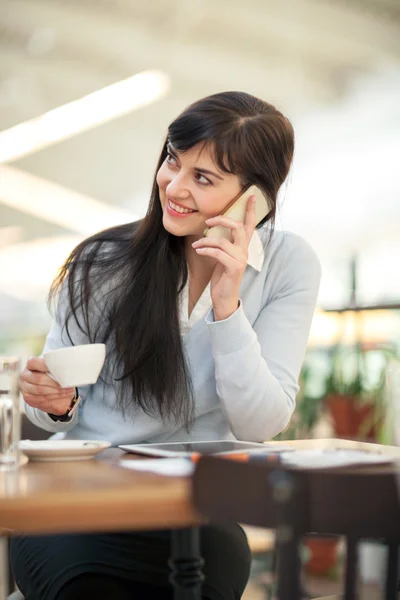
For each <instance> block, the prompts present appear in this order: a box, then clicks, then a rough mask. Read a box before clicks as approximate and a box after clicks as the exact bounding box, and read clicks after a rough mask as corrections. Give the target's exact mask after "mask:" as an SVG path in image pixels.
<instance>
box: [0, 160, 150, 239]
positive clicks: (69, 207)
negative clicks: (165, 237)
mask: <svg viewBox="0 0 400 600" xmlns="http://www.w3.org/2000/svg"><path fill="white" fill-rule="evenodd" d="M0 203H3V204H6V205H7V206H10V207H11V208H14V209H16V210H20V211H22V212H24V213H27V214H30V215H32V216H34V217H37V218H39V219H43V220H45V221H48V222H49V223H54V224H56V225H59V226H60V227H64V228H65V229H68V230H70V231H74V232H76V233H79V234H82V235H91V234H93V233H95V232H96V231H100V230H102V229H106V228H108V227H112V226H113V225H120V224H122V223H129V222H131V221H136V220H138V218H139V216H138V215H136V214H133V213H130V212H128V211H125V210H123V209H120V208H117V207H114V206H112V205H109V204H105V203H103V202H100V201H99V200H95V199H94V198H91V197H90V196H85V195H84V194H79V193H78V192H75V191H72V190H69V189H67V188H64V187H62V186H61V185H57V184H55V183H50V182H49V181H46V180H44V179H41V178H40V177H36V176H35V175H31V174H30V173H26V172H25V171H21V170H19V169H16V168H15V167H9V166H5V165H0Z"/></svg>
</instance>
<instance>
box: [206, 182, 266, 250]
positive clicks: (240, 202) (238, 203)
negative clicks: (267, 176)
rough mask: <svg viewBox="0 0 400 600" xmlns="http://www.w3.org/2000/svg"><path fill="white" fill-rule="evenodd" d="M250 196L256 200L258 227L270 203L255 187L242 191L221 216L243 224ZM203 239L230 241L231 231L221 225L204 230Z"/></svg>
mask: <svg viewBox="0 0 400 600" xmlns="http://www.w3.org/2000/svg"><path fill="white" fill-rule="evenodd" d="M250 196H255V198H256V204H255V209H256V225H258V224H259V223H260V222H261V221H262V220H263V219H264V218H265V217H266V216H267V215H268V213H269V212H270V210H271V208H272V207H271V201H270V199H269V198H268V197H267V196H266V195H265V194H264V192H262V191H261V190H260V188H259V187H257V186H256V185H251V186H250V187H248V188H246V189H245V190H244V191H243V190H242V191H241V192H240V194H239V196H236V198H234V199H233V200H232V202H230V203H229V204H228V206H227V207H226V208H225V209H224V210H223V211H222V213H221V215H223V216H224V217H229V218H230V219H234V220H235V221H240V222H241V223H244V220H245V217H246V208H247V201H248V199H249V198H250ZM204 236H205V237H214V238H218V239H221V238H226V239H228V240H231V239H232V231H231V229H229V228H228V227H222V225H216V226H215V227H208V228H207V229H205V230H204Z"/></svg>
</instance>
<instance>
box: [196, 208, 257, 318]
mask: <svg viewBox="0 0 400 600" xmlns="http://www.w3.org/2000/svg"><path fill="white" fill-rule="evenodd" d="M255 221H256V215H255V197H254V196H250V198H249V199H248V201H247V206H246V217H245V221H244V223H240V222H239V221H234V220H233V219H229V218H228V217H223V216H217V217H213V218H211V219H208V220H207V221H206V223H207V225H208V226H209V227H215V226H216V225H222V226H223V227H227V228H228V229H230V230H231V231H232V238H233V242H230V241H229V240H227V239H225V238H222V239H217V238H212V237H205V238H201V239H200V240H198V241H197V242H194V243H193V244H192V246H193V248H194V249H195V250H196V252H197V253H198V254H200V255H203V256H209V257H210V258H215V259H216V260H217V261H218V262H217V265H216V267H215V269H214V271H213V274H212V276H211V300H212V303H213V309H214V318H215V320H216V321H222V320H223V319H227V318H228V317H230V316H231V315H232V314H233V313H234V312H235V311H236V310H237V308H238V306H239V289H240V284H241V282H242V279H243V275H244V272H245V270H246V267H247V257H248V248H249V243H250V240H251V237H252V235H253V233H254V229H255V226H256V222H255Z"/></svg>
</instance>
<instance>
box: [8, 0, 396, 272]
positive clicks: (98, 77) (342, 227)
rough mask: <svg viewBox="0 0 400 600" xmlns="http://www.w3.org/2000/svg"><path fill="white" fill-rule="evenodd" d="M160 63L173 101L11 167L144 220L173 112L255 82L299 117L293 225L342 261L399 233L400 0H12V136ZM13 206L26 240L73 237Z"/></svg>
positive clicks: (289, 204)
mask: <svg viewBox="0 0 400 600" xmlns="http://www.w3.org/2000/svg"><path fill="white" fill-rule="evenodd" d="M154 68H156V69H161V70H163V71H165V72H166V73H167V74H168V75H169V76H170V78H171V90H170V92H169V93H168V94H167V95H166V96H165V97H164V98H163V99H162V100H160V101H159V102H157V103H155V104H152V105H150V106H147V107H146V108H143V109H140V110H138V111H135V112H132V113H131V114H129V115H127V116H123V117H121V118H119V119H115V120H113V121H111V122H109V123H107V124H104V125H102V126H99V127H96V128H94V129H92V130H90V131H87V132H85V133H82V134H80V135H77V136H76V137H73V138H71V139H68V140H65V141H63V142H60V143H57V144H55V145H53V146H51V147H49V148H47V149H44V150H42V151H39V152H35V153H32V154H30V155H27V156H25V157H23V158H21V159H20V160H18V161H15V162H14V163H12V166H13V167H17V168H18V169H21V170H23V171H26V172H28V173H30V174H32V175H35V176H37V177H40V178H42V179H43V180H45V181H50V182H53V183H55V184H59V185H62V186H65V187H66V188H68V189H70V190H73V191H75V192H78V193H81V194H85V195H88V196H91V197H92V198H94V199H97V200H99V201H101V202H104V203H107V204H109V205H115V206H116V207H119V208H122V209H125V210H126V211H127V212H128V213H130V214H132V215H133V217H134V216H136V215H137V214H142V213H143V211H144V209H145V207H146V204H147V198H148V192H149V189H150V186H151V180H152V176H153V172H154V167H155V163H156V160H157V157H158V153H159V150H160V145H161V141H162V139H163V137H164V135H165V131H166V128H167V125H168V123H169V121H170V120H171V119H172V118H173V117H174V116H176V115H177V114H178V113H179V112H180V111H181V110H182V109H183V108H184V107H185V106H186V105H187V104H188V103H190V102H191V101H193V100H195V99H198V98H200V97H202V96H205V95H207V94H210V93H214V92H216V91H221V90H226V89H242V90H245V91H248V92H250V93H253V94H255V95H258V96H261V97H263V98H264V99H266V100H268V101H270V102H272V103H275V104H276V105H277V106H278V107H279V108H281V109H282V110H283V111H284V112H286V114H287V115H288V116H289V117H291V118H292V120H293V122H294V124H295V129H296V134H297V153H296V159H295V165H294V169H293V173H292V176H291V181H290V183H289V185H288V187H287V191H286V194H285V202H284V204H283V209H282V212H281V224H282V226H283V227H285V228H288V229H292V230H294V231H297V232H299V233H301V234H303V235H304V236H305V237H307V239H309V241H310V242H311V243H312V244H313V245H314V246H315V247H316V249H317V251H318V252H319V253H320V255H321V257H322V259H323V261H325V262H324V264H325V265H326V268H327V269H328V270H329V265H331V264H333V262H332V261H334V260H336V259H338V258H343V257H346V256H348V255H349V254H350V253H351V252H352V251H353V250H357V251H360V252H363V251H364V250H365V248H368V247H370V245H371V239H372V238H373V240H374V243H375V242H376V243H378V242H379V239H381V237H382V235H384V236H386V237H387V236H388V235H389V236H393V237H394V238H396V237H399V236H398V232H399V230H400V227H399V228H397V224H398V223H400V184H399V177H398V172H399V169H398V158H399V156H400V6H399V3H398V1H397V0H368V1H367V0H365V1H361V0H351V1H349V0H347V1H346V2H345V0H343V1H340V0H338V1H333V0H286V1H285V2H282V1H281V0H246V1H245V0H242V1H239V0H212V1H211V0H203V1H201V2H199V1H198V0H197V1H196V2H195V1H194V0H148V1H147V2H143V1H142V0H140V1H139V0H0V130H3V129H7V128H9V127H12V126H13V125H16V124H18V123H21V122H23V121H25V120H27V119H30V118H33V117H35V116H39V115H41V114H43V113H45V112H46V111H48V110H50V109H53V108H55V107H58V106H61V105H63V104H65V103H67V102H70V101H71V100H74V99H77V98H80V97H82V96H84V95H85V94H88V93H90V92H92V91H95V90H97V89H100V88H103V87H105V86H107V85H109V84H111V83H114V82H117V81H119V80H121V79H124V78H126V77H129V76H130V75H132V74H134V73H137V72H139V71H142V70H144V69H154ZM1 201H2V199H1V197H0V227H3V228H6V227H19V228H20V229H19V241H20V242H24V241H27V240H34V239H39V238H45V237H51V236H55V235H60V234H63V233H64V234H65V235H70V234H71V231H67V230H66V229H65V228H63V227H62V226H60V224H55V223H53V222H46V221H45V220H43V219H38V218H35V217H33V216H30V215H28V214H23V213H21V212H20V211H16V210H13V209H12V208H10V207H9V206H5V205H2V204H1ZM0 245H1V238H0ZM328 280H329V277H328V278H327V281H328Z"/></svg>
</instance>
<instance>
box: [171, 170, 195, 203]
mask: <svg viewBox="0 0 400 600" xmlns="http://www.w3.org/2000/svg"><path fill="white" fill-rule="evenodd" d="M165 191H166V193H167V196H171V198H176V199H178V198H182V199H185V198H189V196H190V192H189V190H188V188H187V185H186V181H185V177H184V176H183V174H182V173H177V174H176V175H175V176H171V177H170V180H169V182H168V184H167V186H166V188H165Z"/></svg>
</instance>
